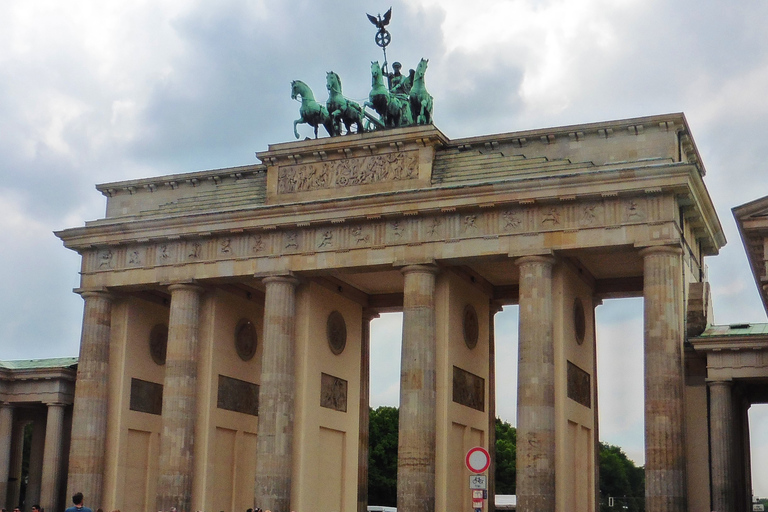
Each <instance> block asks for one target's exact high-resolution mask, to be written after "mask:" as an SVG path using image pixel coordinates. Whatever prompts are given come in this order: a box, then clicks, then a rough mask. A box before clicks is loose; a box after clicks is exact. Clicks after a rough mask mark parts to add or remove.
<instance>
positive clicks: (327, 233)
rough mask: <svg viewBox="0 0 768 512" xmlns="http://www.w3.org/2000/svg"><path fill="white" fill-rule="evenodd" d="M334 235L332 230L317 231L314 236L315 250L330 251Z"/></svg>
mask: <svg viewBox="0 0 768 512" xmlns="http://www.w3.org/2000/svg"><path fill="white" fill-rule="evenodd" d="M335 235H336V233H335V232H334V230H332V229H319V230H318V231H317V236H316V240H317V245H316V247H317V249H332V248H333V246H334V236H335ZM337 245H338V244H337Z"/></svg>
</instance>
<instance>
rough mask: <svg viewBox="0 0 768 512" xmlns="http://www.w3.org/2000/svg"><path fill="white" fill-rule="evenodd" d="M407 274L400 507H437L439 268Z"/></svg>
mask: <svg viewBox="0 0 768 512" xmlns="http://www.w3.org/2000/svg"><path fill="white" fill-rule="evenodd" d="M402 273H403V275H404V276H405V286H404V297H403V346H402V355H401V363H400V364H401V366H400V428H399V441H398V451H397V457H398V458H397V508H398V510H400V511H402V512H434V510H435V443H436V424H435V423H436V419H437V411H436V408H435V404H436V396H437V391H436V374H435V364H436V360H435V359H436V354H435V352H436V346H437V341H436V331H435V276H436V274H437V268H436V267H433V266H427V265H411V266H408V267H405V268H403V269H402Z"/></svg>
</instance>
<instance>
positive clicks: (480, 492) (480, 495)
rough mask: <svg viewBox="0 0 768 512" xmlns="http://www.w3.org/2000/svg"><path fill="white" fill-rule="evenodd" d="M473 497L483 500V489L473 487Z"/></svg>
mask: <svg viewBox="0 0 768 512" xmlns="http://www.w3.org/2000/svg"><path fill="white" fill-rule="evenodd" d="M472 499H473V500H481V499H483V490H482V489H472Z"/></svg>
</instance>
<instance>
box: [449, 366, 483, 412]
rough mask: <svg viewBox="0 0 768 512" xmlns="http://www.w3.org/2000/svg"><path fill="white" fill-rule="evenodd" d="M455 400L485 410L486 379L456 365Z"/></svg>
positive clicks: (454, 371)
mask: <svg viewBox="0 0 768 512" xmlns="http://www.w3.org/2000/svg"><path fill="white" fill-rule="evenodd" d="M453 401H454V402H456V403H457V404H461V405H466V406H467V407H471V408H472V409H476V410H478V411H484V410H485V379H483V378H482V377H480V376H478V375H475V374H474V373H470V372H468V371H466V370H462V369H461V368H459V367H457V366H454V367H453Z"/></svg>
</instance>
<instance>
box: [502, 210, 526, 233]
mask: <svg viewBox="0 0 768 512" xmlns="http://www.w3.org/2000/svg"><path fill="white" fill-rule="evenodd" d="M522 228H523V212H522V211H520V210H505V211H504V213H502V214H501V229H502V230H503V231H520V230H522Z"/></svg>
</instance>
